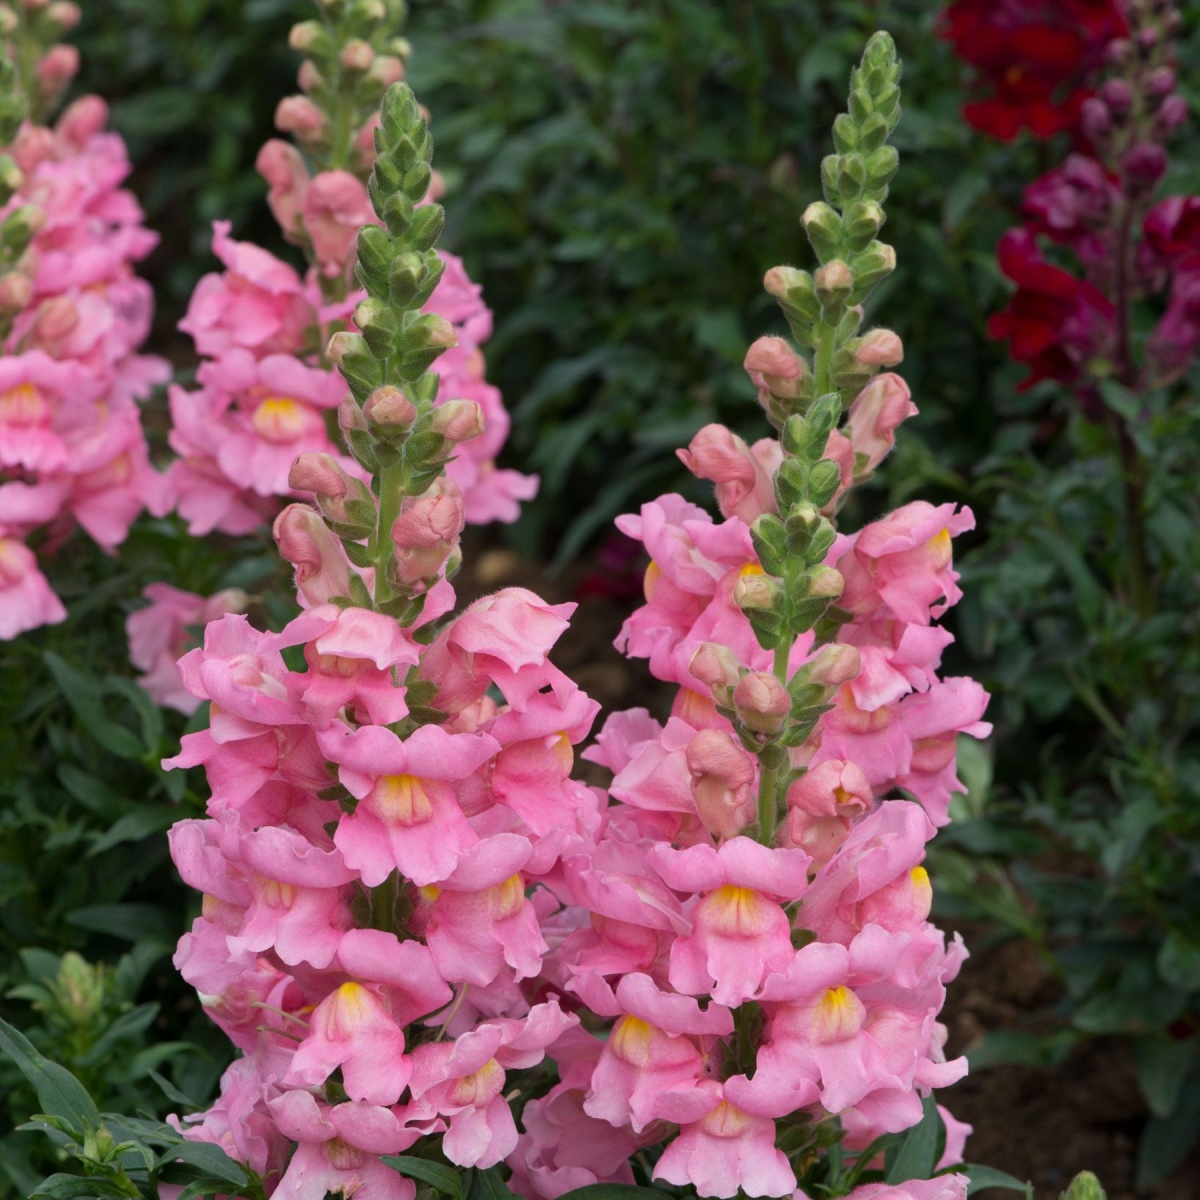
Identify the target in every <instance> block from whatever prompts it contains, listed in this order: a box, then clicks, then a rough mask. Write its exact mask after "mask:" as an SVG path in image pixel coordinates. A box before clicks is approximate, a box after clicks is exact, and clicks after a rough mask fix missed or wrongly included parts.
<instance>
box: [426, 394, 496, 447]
mask: <svg viewBox="0 0 1200 1200" xmlns="http://www.w3.org/2000/svg"><path fill="white" fill-rule="evenodd" d="M429 428H430V429H431V430H432V431H433V432H434V433H436V434H440V435H441V436H442V437H444V438H445V439H446V440H447V441H448V442H454V443H455V444H456V445H457V444H458V443H459V442H469V441H470V440H471V439H472V438H477V437H479V435H480V434H481V433H483V429H484V419H483V408H482V407H481V406H480V405H479V404H478V403H477V402H476V401H474V400H447V401H446V403H445V404H439V405H438V406H437V408H435V409H434V410H433V413H432V414H431V416H430V421H429Z"/></svg>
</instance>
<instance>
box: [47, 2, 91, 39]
mask: <svg viewBox="0 0 1200 1200" xmlns="http://www.w3.org/2000/svg"><path fill="white" fill-rule="evenodd" d="M46 16H48V17H49V18H50V20H51V21H53V22H54V23H55V25H57V26H58V27H59V29H61V30H62V31H63V32H64V33H65V32H66V31H67V30H68V29H74V28H75V26H76V25H78V24H79V22H80V21H81V20H82V19H83V12H82V11H81V9H80V7H79V5H78V4H72V3H71V0H56V3H54V4H51V5H50V7H49V8H47V9H46Z"/></svg>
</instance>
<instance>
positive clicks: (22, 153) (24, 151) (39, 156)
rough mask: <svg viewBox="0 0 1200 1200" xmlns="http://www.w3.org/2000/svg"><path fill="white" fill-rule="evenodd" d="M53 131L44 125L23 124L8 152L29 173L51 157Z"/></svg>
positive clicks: (53, 147) (53, 148)
mask: <svg viewBox="0 0 1200 1200" xmlns="http://www.w3.org/2000/svg"><path fill="white" fill-rule="evenodd" d="M54 152H55V145H54V132H53V131H52V130H50V129H47V128H46V127H45V126H44V125H28V124H27V125H23V126H22V127H21V129H20V131H19V132H18V133H17V136H16V139H15V140H14V141H13V144H12V147H11V149H10V150H9V153H10V154H11V155H12V157H13V161H14V162H16V164H17V166H18V167H20V168H21V170H22V171H23V172H24V173H25V174H26V175H29V174H31V173H32V172H33V170H34V168H35V167H37V166H38V165H39V164H40V163H43V162H45V161H46V160H47V159H48V158H53V157H54Z"/></svg>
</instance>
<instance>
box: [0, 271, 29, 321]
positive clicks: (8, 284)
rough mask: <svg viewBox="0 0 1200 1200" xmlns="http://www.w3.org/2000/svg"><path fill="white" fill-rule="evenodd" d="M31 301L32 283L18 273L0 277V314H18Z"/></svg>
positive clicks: (9, 273) (25, 276) (27, 277)
mask: <svg viewBox="0 0 1200 1200" xmlns="http://www.w3.org/2000/svg"><path fill="white" fill-rule="evenodd" d="M32 299H33V283H32V281H31V280H30V278H29V276H28V275H24V274H22V273H21V272H20V271H9V272H8V273H7V274H5V275H0V312H3V313H8V314H11V313H19V312H20V311H21V310H22V309H24V308H25V307H26V305H28V304H29V302H30V300H32Z"/></svg>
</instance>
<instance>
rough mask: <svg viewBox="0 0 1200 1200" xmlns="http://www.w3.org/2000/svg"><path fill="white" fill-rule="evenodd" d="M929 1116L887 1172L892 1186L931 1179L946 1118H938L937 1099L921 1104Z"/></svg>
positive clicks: (910, 1134)
mask: <svg viewBox="0 0 1200 1200" xmlns="http://www.w3.org/2000/svg"><path fill="white" fill-rule="evenodd" d="M921 1108H922V1109H923V1110H924V1113H925V1115H924V1116H923V1117H922V1118H921V1120H920V1122H919V1123H918V1124H916V1125H914V1126H913V1127H912V1128H911V1129H910V1130H909V1131H908V1132H907V1133H906V1134H905V1135H904V1141H902V1142H901V1143H900V1148H899V1149H898V1150H897V1151H896V1157H895V1158H894V1159H893V1160H892V1161H891V1163H890V1165H889V1166H888V1169H887V1182H888V1183H904V1182H905V1181H906V1180H909V1179H928V1178H929V1176H930V1175H932V1174H933V1168H934V1165H935V1164H936V1162H937V1144H938V1134H939V1132H940V1128H941V1123H942V1118H941V1117H940V1116H939V1115H938V1110H937V1101H936V1100H934V1098H933V1095H932V1094H930V1095H928V1096H926V1097H925V1098H924V1099H923V1100H922V1101H921Z"/></svg>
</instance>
